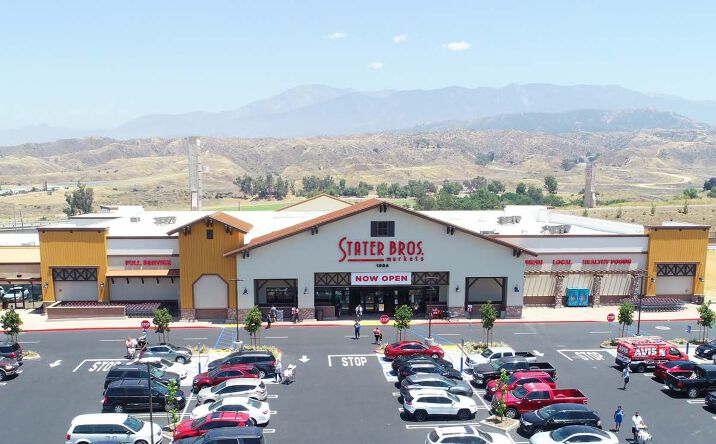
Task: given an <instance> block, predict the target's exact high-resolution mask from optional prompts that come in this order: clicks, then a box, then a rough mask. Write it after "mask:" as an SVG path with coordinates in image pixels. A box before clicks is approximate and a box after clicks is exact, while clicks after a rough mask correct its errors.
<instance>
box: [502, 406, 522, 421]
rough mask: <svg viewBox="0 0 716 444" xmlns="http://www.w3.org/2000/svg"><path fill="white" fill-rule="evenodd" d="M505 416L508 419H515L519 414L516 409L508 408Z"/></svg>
mask: <svg viewBox="0 0 716 444" xmlns="http://www.w3.org/2000/svg"><path fill="white" fill-rule="evenodd" d="M505 416H507V417H508V418H510V419H515V418H517V417H518V416H520V412H518V411H517V409H513V408H509V409H507V410H506V411H505Z"/></svg>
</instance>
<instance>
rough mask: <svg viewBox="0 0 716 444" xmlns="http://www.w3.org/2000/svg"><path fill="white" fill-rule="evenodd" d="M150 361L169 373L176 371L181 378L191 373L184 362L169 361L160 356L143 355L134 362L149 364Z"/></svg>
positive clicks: (154, 365)
mask: <svg viewBox="0 0 716 444" xmlns="http://www.w3.org/2000/svg"><path fill="white" fill-rule="evenodd" d="M147 363H149V364H150V365H152V366H153V367H156V368H158V369H161V370H164V371H165V372H167V373H176V374H177V375H179V377H180V378H181V379H184V378H186V377H187V375H188V374H189V372H188V370H187V369H186V367H185V366H184V365H183V364H179V363H178V362H176V361H169V360H168V359H165V358H159V357H154V356H148V357H141V358H138V359H136V360H135V361H134V362H133V363H132V364H147Z"/></svg>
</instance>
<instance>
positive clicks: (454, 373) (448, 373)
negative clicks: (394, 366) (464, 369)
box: [398, 361, 462, 383]
mask: <svg viewBox="0 0 716 444" xmlns="http://www.w3.org/2000/svg"><path fill="white" fill-rule="evenodd" d="M424 373H429V374H433V375H442V376H445V377H446V378H450V379H455V380H458V381H462V373H460V371H459V370H456V369H454V368H450V367H443V366H441V365H438V364H435V363H431V362H423V361H417V362H410V361H408V362H407V363H406V364H405V365H403V366H401V367H400V368H399V369H398V382H401V383H402V382H403V379H405V378H407V377H408V376H412V375H417V374H424Z"/></svg>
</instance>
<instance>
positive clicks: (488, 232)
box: [480, 230, 497, 234]
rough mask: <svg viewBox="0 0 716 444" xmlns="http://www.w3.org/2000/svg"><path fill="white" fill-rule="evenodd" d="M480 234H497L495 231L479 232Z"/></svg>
mask: <svg viewBox="0 0 716 444" xmlns="http://www.w3.org/2000/svg"><path fill="white" fill-rule="evenodd" d="M480 234H497V230H480Z"/></svg>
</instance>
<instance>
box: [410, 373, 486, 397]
mask: <svg viewBox="0 0 716 444" xmlns="http://www.w3.org/2000/svg"><path fill="white" fill-rule="evenodd" d="M418 389H438V390H445V391H446V392H448V393H452V394H453V395H462V396H467V397H468V398H472V395H473V394H474V391H473V390H472V386H471V385H470V384H469V383H467V382H465V381H456V380H454V379H450V378H446V377H445V376H442V375H437V374H432V373H418V374H415V375H411V376H408V377H406V378H405V379H403V382H401V383H400V396H403V397H404V396H405V395H406V394H407V393H408V392H409V391H410V390H418Z"/></svg>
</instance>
